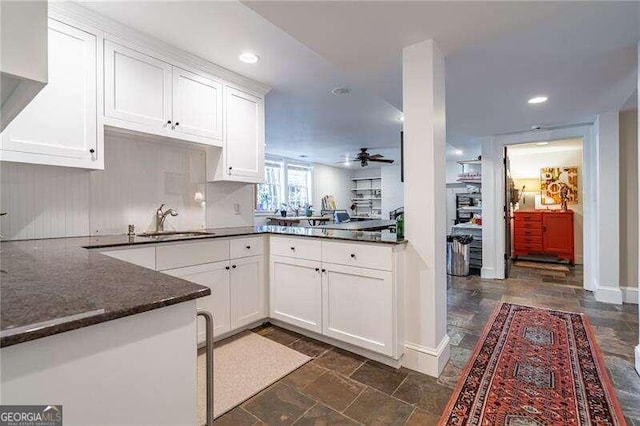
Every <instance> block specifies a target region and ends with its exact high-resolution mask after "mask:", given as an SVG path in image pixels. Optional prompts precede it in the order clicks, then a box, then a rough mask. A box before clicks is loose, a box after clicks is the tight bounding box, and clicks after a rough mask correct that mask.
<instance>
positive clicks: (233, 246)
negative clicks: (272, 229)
mask: <svg viewBox="0 0 640 426" xmlns="http://www.w3.org/2000/svg"><path fill="white" fill-rule="evenodd" d="M229 251H230V253H231V259H238V258H240V257H249V256H259V255H261V254H262V253H263V252H264V240H263V238H262V237H250V238H239V239H235V240H231V241H229Z"/></svg>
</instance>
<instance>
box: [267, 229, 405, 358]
mask: <svg viewBox="0 0 640 426" xmlns="http://www.w3.org/2000/svg"><path fill="white" fill-rule="evenodd" d="M270 252H271V257H270V262H269V263H270V264H269V273H270V275H269V286H270V287H269V290H270V312H269V316H270V317H271V318H273V319H276V320H279V321H282V322H284V323H287V324H291V325H293V326H295V327H298V328H301V329H306V330H310V331H313V332H315V333H318V334H322V335H324V336H327V337H330V338H332V339H335V340H337V341H341V342H344V343H347V344H349V345H353V346H357V347H359V348H363V349H366V350H369V351H371V352H376V353H378V354H382V355H385V356H388V357H392V358H394V359H398V358H399V357H400V355H401V353H399V349H398V343H397V342H398V339H399V324H398V306H397V303H398V300H399V299H400V295H401V292H400V291H399V290H398V284H397V282H396V279H397V278H396V277H397V276H398V272H399V271H398V268H399V267H400V265H401V263H400V262H399V261H398V257H397V256H396V250H395V249H394V248H393V247H390V246H381V245H373V244H361V243H348V242H335V241H320V240H317V239H308V238H295V237H279V236H278V237H276V236H273V237H271V238H270Z"/></svg>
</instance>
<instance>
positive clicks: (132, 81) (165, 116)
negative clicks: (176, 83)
mask: <svg viewBox="0 0 640 426" xmlns="http://www.w3.org/2000/svg"><path fill="white" fill-rule="evenodd" d="M104 69H105V73H104V114H105V116H107V117H112V118H115V119H119V120H123V121H124V122H125V123H127V122H129V123H137V124H141V125H144V126H147V127H148V128H149V129H150V131H152V132H153V133H157V134H165V133H166V132H167V131H168V128H169V127H168V125H167V123H168V121H169V120H171V65H169V64H167V63H166V62H162V61H160V60H158V59H155V58H152V57H151V56H147V55H144V54H142V53H140V52H136V51H135V50H132V49H129V48H127V47H124V46H120V45H118V44H115V43H111V42H109V41H106V42H105V47H104ZM124 127H126V125H125V126H124ZM133 130H137V129H133Z"/></svg>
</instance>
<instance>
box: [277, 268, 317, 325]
mask: <svg viewBox="0 0 640 426" xmlns="http://www.w3.org/2000/svg"><path fill="white" fill-rule="evenodd" d="M270 263H271V264H270V268H269V269H270V282H271V287H270V311H271V312H270V316H271V318H275V319H278V320H281V321H284V322H287V323H289V324H292V325H296V326H298V327H300V328H304V329H307V330H311V331H315V332H316V333H322V305H321V303H322V274H321V268H320V262H318V261H313V260H305V259H296V258H291V257H284V256H271V262H270Z"/></svg>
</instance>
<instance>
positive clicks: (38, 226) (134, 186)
mask: <svg viewBox="0 0 640 426" xmlns="http://www.w3.org/2000/svg"><path fill="white" fill-rule="evenodd" d="M0 180H1V182H0V191H1V192H0V202H1V205H0V211H6V212H8V214H7V215H6V216H3V217H2V219H0V232H1V233H2V235H3V237H4V238H5V239H28V238H51V237H67V236H81V235H96V234H123V233H126V230H127V225H128V224H133V225H135V227H136V231H137V232H142V231H145V230H152V229H153V228H154V225H155V211H156V209H157V208H158V206H159V205H160V204H162V203H164V204H166V206H167V207H172V208H174V209H176V210H177V211H178V212H179V215H178V216H176V217H169V218H168V219H167V222H166V225H165V228H167V229H200V228H204V227H228V226H246V225H252V224H253V209H252V207H253V185H250V184H237V183H226V182H220V183H206V181H205V151H204V149H203V148H200V147H198V146H197V145H191V144H182V143H175V142H171V143H169V142H160V141H158V140H151V139H148V138H144V137H134V136H130V135H122V134H113V133H107V134H106V135H105V170H103V171H86V170H79V169H72V168H65V167H53V166H40V165H32V164H20V163H9V162H3V163H0Z"/></svg>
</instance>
